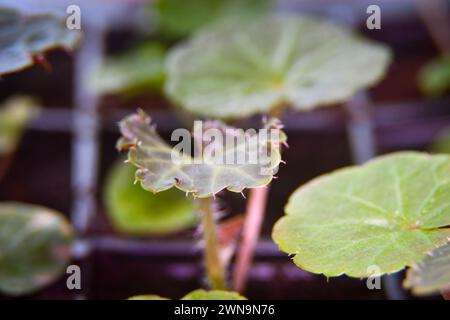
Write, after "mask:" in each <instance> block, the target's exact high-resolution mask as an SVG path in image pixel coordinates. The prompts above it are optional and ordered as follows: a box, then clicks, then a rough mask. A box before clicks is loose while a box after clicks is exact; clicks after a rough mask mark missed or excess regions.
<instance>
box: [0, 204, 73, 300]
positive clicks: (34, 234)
mask: <svg viewBox="0 0 450 320" xmlns="http://www.w3.org/2000/svg"><path fill="white" fill-rule="evenodd" d="M72 238H73V231H72V228H71V226H70V224H69V223H68V222H67V220H66V219H65V218H64V217H63V216H62V215H61V214H60V213H58V212H56V211H53V210H50V209H47V208H44V207H40V206H35V205H29V204H22V203H10V202H3V203H0V291H2V292H4V293H6V294H8V295H15V296H16V295H23V294H28V293H32V292H34V291H36V290H39V289H41V288H43V287H45V286H46V285H48V284H50V283H52V282H53V281H55V280H56V279H57V278H58V277H59V276H60V275H61V274H62V273H64V268H65V266H66V265H67V263H68V261H69V259H70V247H71V243H72Z"/></svg>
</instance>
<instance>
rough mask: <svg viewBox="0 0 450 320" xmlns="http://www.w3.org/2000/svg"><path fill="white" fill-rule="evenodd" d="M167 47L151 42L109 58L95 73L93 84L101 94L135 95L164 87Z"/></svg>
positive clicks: (94, 88)
mask: <svg viewBox="0 0 450 320" xmlns="http://www.w3.org/2000/svg"><path fill="white" fill-rule="evenodd" d="M165 53H166V49H165V48H164V47H163V46H162V45H161V44H159V43H154V42H148V43H144V44H141V45H140V46H138V47H136V48H134V49H132V50H130V51H128V52H125V53H123V54H121V55H119V56H114V57H110V58H108V59H107V60H106V61H105V62H104V63H103V65H102V66H101V67H100V68H98V69H97V70H95V71H94V72H93V74H92V76H91V79H90V82H91V88H92V89H93V90H94V91H96V92H98V93H100V94H116V93H122V94H125V95H128V96H135V95H139V94H142V93H146V92H149V91H156V92H158V91H161V88H162V86H163V83H164V78H165V71H164V59H165Z"/></svg>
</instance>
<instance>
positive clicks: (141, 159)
mask: <svg viewBox="0 0 450 320" xmlns="http://www.w3.org/2000/svg"><path fill="white" fill-rule="evenodd" d="M280 127H281V124H280V123H279V121H278V120H276V119H271V120H270V121H268V122H267V123H266V124H265V127H264V129H267V131H265V132H267V134H266V136H265V137H264V136H262V135H260V134H258V132H257V131H256V130H250V131H244V130H241V129H236V128H231V127H226V126H225V124H223V123H221V122H219V121H210V122H201V121H198V122H197V121H196V123H195V124H194V129H193V134H191V133H189V131H187V130H185V129H179V130H180V131H177V132H176V133H174V134H175V135H173V136H172V137H174V136H176V135H177V134H180V136H178V139H179V140H178V141H179V144H177V146H175V147H172V146H170V145H168V144H167V143H166V142H165V141H164V140H163V139H162V138H161V137H160V136H159V135H158V134H157V133H156V130H155V128H154V127H153V126H151V119H150V118H149V117H148V116H147V115H146V114H145V113H144V112H142V111H141V112H139V113H137V114H133V115H130V116H128V117H126V118H125V119H123V120H122V121H121V122H120V131H121V133H122V138H121V139H120V140H119V141H118V143H117V147H118V149H119V150H129V153H128V161H129V162H130V163H132V164H133V165H134V166H136V167H137V168H138V170H137V171H136V179H137V180H138V181H140V182H141V186H142V187H143V188H144V189H145V190H148V191H152V192H160V191H164V190H167V189H170V188H172V187H177V188H178V189H180V190H182V191H184V192H186V193H192V194H193V195H194V196H195V197H199V198H207V197H211V196H214V195H215V194H216V193H218V192H219V191H221V190H223V189H227V190H229V191H232V192H242V191H243V190H244V189H245V188H257V187H263V186H265V185H267V184H269V183H270V181H271V180H272V178H273V175H274V174H275V172H276V171H277V170H278V165H279V164H280V162H281V153H280V149H281V148H280V144H281V143H284V142H285V140H286V136H285V134H284V133H283V131H282V130H281V129H280ZM192 136H193V137H194V140H196V142H195V141H194V142H195V143H194V144H195V146H197V145H201V146H202V149H203V150H199V149H198V153H199V155H200V156H198V157H194V158H193V157H192V156H191V154H192V151H193V150H191V145H192V141H191V138H192ZM196 136H198V138H195V137H196ZM207 136H208V137H209V139H210V141H209V143H205V140H208V138H206V137H207ZM199 139H201V140H199ZM219 141H221V142H219ZM229 142H231V143H229ZM195 146H194V147H193V148H195ZM230 156H231V157H230ZM230 159H231V160H230ZM229 160H230V161H229ZM253 160H255V161H253Z"/></svg>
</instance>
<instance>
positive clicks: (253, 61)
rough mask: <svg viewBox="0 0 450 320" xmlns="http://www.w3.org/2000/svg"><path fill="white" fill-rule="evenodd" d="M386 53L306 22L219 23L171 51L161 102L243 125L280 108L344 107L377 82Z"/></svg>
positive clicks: (330, 28)
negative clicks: (244, 120) (239, 119)
mask: <svg viewBox="0 0 450 320" xmlns="http://www.w3.org/2000/svg"><path fill="white" fill-rule="evenodd" d="M389 61H390V51H389V50H388V48H387V47H386V46H384V45H381V44H377V43H374V42H371V41H368V40H364V39H362V38H361V37H358V36H356V35H354V34H353V33H351V32H350V31H349V30H347V29H346V28H344V27H342V26H339V25H336V24H332V23H329V22H325V21H321V20H318V19H314V18H310V17H276V16H270V17H265V18H259V19H255V20H252V21H250V22H246V23H234V22H230V23H221V24H217V25H216V26H213V27H209V28H207V29H206V30H204V31H202V32H199V33H197V34H196V35H195V36H194V37H193V38H192V39H190V40H189V41H187V42H185V43H183V44H181V45H179V46H176V47H175V48H174V49H172V50H171V52H170V53H169V56H168V59H167V81H166V85H165V91H166V93H167V95H168V96H169V97H170V98H171V99H172V100H173V101H174V102H175V103H177V104H179V105H180V106H181V107H183V108H186V109H187V110H189V111H191V112H193V113H197V114H201V115H205V116H213V117H223V118H226V117H244V116H249V115H252V114H255V113H265V112H268V111H270V110H271V109H273V108H276V107H278V106H280V105H283V104H288V105H291V106H292V107H294V108H296V109H298V110H309V109H312V108H314V107H317V106H321V105H329V104H334V103H337V102H342V101H345V100H347V99H349V98H350V97H351V96H352V95H353V94H355V93H356V92H357V91H359V90H361V89H364V88H367V87H369V86H371V85H374V84H375V83H376V82H378V81H379V80H380V79H381V77H382V76H383V75H384V73H385V71H386V69H387V66H388V63H389Z"/></svg>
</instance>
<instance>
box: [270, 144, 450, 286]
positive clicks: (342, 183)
mask: <svg viewBox="0 0 450 320" xmlns="http://www.w3.org/2000/svg"><path fill="white" fill-rule="evenodd" d="M449 207H450V157H449V156H447V155H433V156H432V155H428V154H425V153H419V152H399V153H393V154H390V155H386V156H381V157H379V158H377V159H375V160H372V161H369V162H367V163H366V164H364V165H363V166H356V167H350V168H344V169H341V170H337V171H335V172H333V173H331V174H326V175H323V176H321V177H319V178H316V179H314V180H313V181H311V182H309V183H307V184H306V185H304V186H302V187H300V188H299V189H298V190H297V191H295V192H294V193H293V195H292V196H291V197H290V199H289V202H288V204H287V206H286V208H285V211H286V216H284V217H283V218H281V219H280V220H279V221H278V222H277V223H276V225H275V227H274V230H273V234H272V237H273V239H274V240H275V242H276V243H277V244H278V245H279V247H280V249H281V251H283V252H286V253H288V254H291V255H295V256H294V263H295V264H296V265H297V266H299V267H301V268H302V269H304V270H307V271H310V272H314V273H323V274H324V275H326V276H338V275H341V274H347V275H349V276H352V277H368V276H373V275H374V274H372V273H371V272H372V271H371V270H368V268H369V267H371V266H377V267H378V268H379V270H380V272H379V274H386V273H392V272H396V271H399V270H401V269H403V268H404V267H405V266H412V265H414V264H415V263H417V262H420V261H422V260H423V259H424V258H425V256H426V254H427V253H429V252H431V251H432V250H434V249H435V248H436V247H437V246H439V245H442V244H443V243H445V241H446V240H447V239H448V238H449V237H450V228H448V226H449V225H450V211H449V210H448V209H449Z"/></svg>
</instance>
